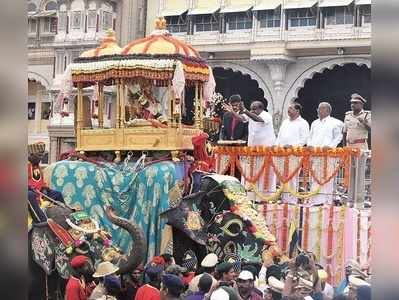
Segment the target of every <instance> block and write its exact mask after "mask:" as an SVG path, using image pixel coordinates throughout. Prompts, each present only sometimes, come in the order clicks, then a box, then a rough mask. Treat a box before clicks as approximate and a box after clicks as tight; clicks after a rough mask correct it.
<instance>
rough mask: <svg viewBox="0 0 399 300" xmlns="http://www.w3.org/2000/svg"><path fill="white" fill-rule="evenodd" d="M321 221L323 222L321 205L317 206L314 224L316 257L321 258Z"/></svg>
mask: <svg viewBox="0 0 399 300" xmlns="http://www.w3.org/2000/svg"><path fill="white" fill-rule="evenodd" d="M322 222H323V207H318V208H317V226H316V237H317V239H316V258H317V260H320V258H321V234H322Z"/></svg>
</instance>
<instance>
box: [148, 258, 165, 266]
mask: <svg viewBox="0 0 399 300" xmlns="http://www.w3.org/2000/svg"><path fill="white" fill-rule="evenodd" d="M151 263H153V264H156V265H164V264H165V259H164V258H163V257H162V256H154V257H153V258H152V260H151Z"/></svg>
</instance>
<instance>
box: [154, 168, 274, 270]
mask: <svg viewBox="0 0 399 300" xmlns="http://www.w3.org/2000/svg"><path fill="white" fill-rule="evenodd" d="M162 216H164V217H166V218H167V220H168V224H169V225H171V226H172V227H173V240H174V243H173V253H174V256H175V259H176V262H178V263H179V262H180V261H181V259H182V256H183V255H184V253H185V252H186V251H187V250H188V249H191V250H194V252H195V253H197V255H198V260H199V261H201V260H202V258H203V257H204V256H205V255H206V254H207V253H209V252H214V253H216V254H217V255H218V257H219V261H221V260H225V259H227V258H226V257H229V256H231V255H229V254H236V256H237V257H239V258H240V259H241V261H243V262H245V261H246V262H259V263H260V262H261V257H262V253H263V252H264V251H265V250H267V249H268V248H269V247H270V246H271V245H276V243H275V237H274V236H273V235H272V234H270V232H269V230H268V228H267V226H266V223H265V220H264V219H263V218H262V216H261V215H259V213H258V211H257V209H256V207H255V206H254V205H253V204H252V203H251V201H250V200H249V199H248V198H247V195H246V192H245V189H244V187H243V186H242V185H241V183H240V182H239V181H238V179H236V178H235V177H231V176H224V175H217V174H204V175H203V176H202V178H201V182H200V187H199V190H198V191H197V192H196V193H193V194H191V195H188V196H186V197H184V198H183V199H182V200H181V201H180V203H179V204H178V205H177V206H176V207H173V208H171V209H169V210H167V211H166V212H164V213H163V214H162Z"/></svg>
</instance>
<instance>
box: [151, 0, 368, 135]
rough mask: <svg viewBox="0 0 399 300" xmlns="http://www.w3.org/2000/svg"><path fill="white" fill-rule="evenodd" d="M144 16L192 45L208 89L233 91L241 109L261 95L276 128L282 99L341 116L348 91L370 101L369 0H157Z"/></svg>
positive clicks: (312, 114)
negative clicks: (207, 71) (204, 64)
mask: <svg viewBox="0 0 399 300" xmlns="http://www.w3.org/2000/svg"><path fill="white" fill-rule="evenodd" d="M147 3H148V7H147V12H148V14H147V32H146V33H147V34H148V33H150V32H151V31H152V29H153V28H152V27H153V24H152V22H151V20H153V19H154V18H155V16H157V15H162V16H164V17H165V18H166V20H167V22H168V26H169V30H170V32H172V33H173V34H174V35H177V36H179V37H180V38H181V39H184V40H185V41H186V42H188V43H190V44H192V45H193V46H194V47H195V48H196V49H198V50H199V51H200V52H201V54H202V56H203V57H204V58H207V59H208V62H209V64H210V65H211V66H212V67H213V68H214V75H215V79H216V83H217V86H216V90H217V92H220V93H222V94H223V95H224V96H225V97H228V96H230V95H231V94H235V93H239V94H241V96H242V97H243V99H244V101H245V102H246V106H247V107H249V103H250V102H251V101H253V100H263V101H264V102H265V104H267V107H268V110H269V112H271V113H272V114H273V116H274V122H275V128H278V127H279V124H280V122H281V120H282V118H285V113H286V110H287V107H288V104H289V103H290V102H291V101H294V100H296V101H298V102H300V103H301V104H302V105H303V107H304V111H305V112H304V117H305V118H306V119H307V120H308V121H309V122H311V121H313V120H314V119H315V118H317V114H316V108H317V105H318V103H319V102H320V101H329V102H330V103H331V104H332V106H333V115H334V116H335V117H337V118H339V119H341V120H343V118H344V113H345V111H347V110H349V109H350V106H349V102H348V100H349V96H350V95H351V94H352V93H359V94H361V95H362V96H363V97H365V98H366V99H367V100H368V103H367V106H366V108H367V109H369V107H370V102H371V101H370V96H371V93H370V45H371V0H193V1H190V0H188V1H182V0H158V1H148V2H147Z"/></svg>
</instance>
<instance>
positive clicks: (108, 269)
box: [93, 261, 119, 278]
mask: <svg viewBox="0 0 399 300" xmlns="http://www.w3.org/2000/svg"><path fill="white" fill-rule="evenodd" d="M118 270H119V268H118V267H117V266H115V265H114V264H113V263H111V262H109V261H103V262H101V263H99V264H98V266H97V269H96V272H95V273H94V274H93V277H94V278H98V277H104V276H107V275H111V274H114V273H115V272H116V271H118Z"/></svg>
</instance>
